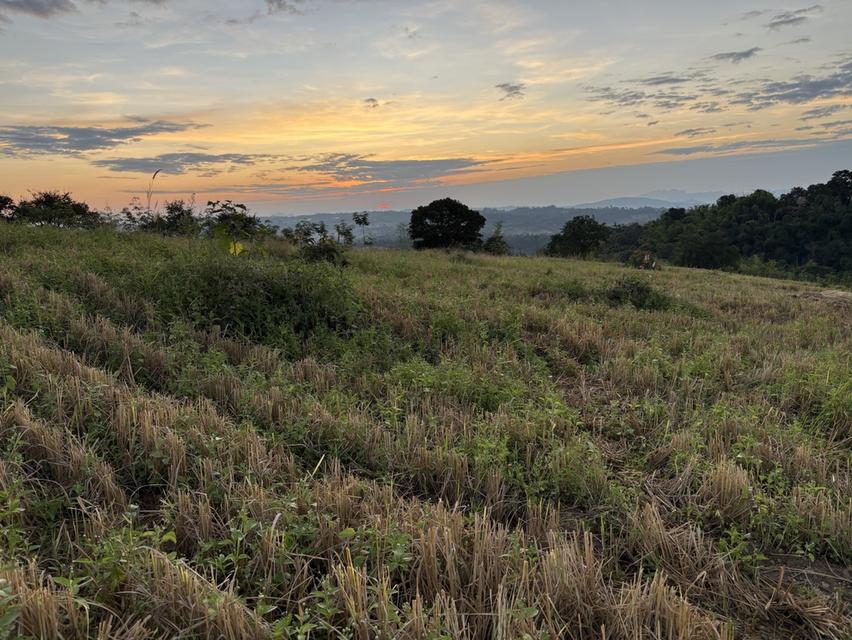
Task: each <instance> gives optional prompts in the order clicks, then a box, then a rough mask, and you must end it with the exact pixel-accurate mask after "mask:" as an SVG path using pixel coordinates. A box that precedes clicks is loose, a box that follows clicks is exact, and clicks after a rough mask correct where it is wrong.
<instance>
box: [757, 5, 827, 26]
mask: <svg viewBox="0 0 852 640" xmlns="http://www.w3.org/2000/svg"><path fill="white" fill-rule="evenodd" d="M822 11H823V7H822V5H820V4H814V5H811V6H810V7H805V8H804V9H796V10H795V11H779V12H778V13H775V14H774V15H773V16H772V17H771V18H770V19H769V22H767V23H766V25H765V26H766V28H767V29H770V30H772V31H777V30H778V29H783V28H784V27H796V26H799V25H802V24H804V23H806V22H807V21H808V20H810V19H811V18H812V17H813V16H815V15H818V14H820V13H822Z"/></svg>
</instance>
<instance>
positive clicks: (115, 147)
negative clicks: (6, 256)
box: [0, 0, 852, 213]
mask: <svg viewBox="0 0 852 640" xmlns="http://www.w3.org/2000/svg"><path fill="white" fill-rule="evenodd" d="M850 27H852V2H850V1H849V0H825V1H824V2H821V3H820V4H796V3H792V4H784V3H783V1H782V2H778V0H774V1H773V2H760V1H755V2H750V3H745V2H742V1H739V0H736V1H734V0H716V1H714V2H712V3H711V2H703V1H702V2H699V1H692V0H647V1H642V2H639V1H635V0H601V1H599V2H594V3H592V2H573V1H570V0H537V1H528V2H521V1H515V2H509V1H504V0H465V1H464V2H462V1H458V0H426V1H417V0H394V1H392V0H301V1H299V0H265V1H264V0H257V1H255V0H239V1H237V0H232V1H230V2H225V1H224V0H204V1H196V0H129V1H128V0H0V96H2V99H0V193H7V194H9V195H12V196H15V197H19V196H24V195H26V194H27V192H28V191H30V190H40V189H48V188H50V189H60V190H63V191H71V192H73V193H74V195H75V196H76V197H78V198H81V199H85V200H87V201H89V202H90V203H91V204H93V205H96V206H98V207H103V206H111V207H112V208H114V209H119V208H121V207H122V206H124V205H125V204H127V202H128V201H129V200H130V199H131V198H132V197H133V196H134V195H138V194H140V193H141V192H144V191H145V190H146V188H147V187H148V182H149V178H150V175H151V174H152V173H153V172H154V171H156V170H161V171H162V173H161V174H160V176H159V177H158V178H157V180H156V182H155V183H154V186H155V189H156V190H157V192H158V195H157V197H158V198H161V199H172V198H178V197H187V196H189V194H191V193H197V194H198V195H197V198H198V199H199V200H201V201H204V200H207V199H210V198H232V199H236V200H239V201H243V202H247V203H250V204H251V205H252V206H253V207H254V208H255V209H256V210H258V211H260V212H264V213H275V212H281V213H296V212H301V213H303V212H312V211H347V210H355V209H379V208H392V209H403V208H410V207H412V206H414V205H418V204H422V203H423V202H428V201H429V200H430V199H432V198H433V197H438V196H443V195H451V196H455V197H459V198H462V199H464V200H466V201H468V202H470V203H471V204H473V205H476V206H486V205H489V206H500V205H521V204H557V205H564V204H571V203H577V202H583V201H588V200H594V199H600V198H605V197H614V196H621V195H638V194H642V193H645V192H650V191H654V190H657V189H667V188H672V189H686V190H690V191H714V190H724V191H744V190H747V189H752V188H755V187H758V186H762V187H766V188H785V187H788V186H791V185H794V184H799V183H807V182H811V181H816V180H825V179H827V178H828V177H829V176H830V173H831V172H832V171H833V170H837V169H841V168H852V39H850V35H849V34H850Z"/></svg>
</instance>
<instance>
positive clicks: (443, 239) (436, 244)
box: [408, 198, 485, 249]
mask: <svg viewBox="0 0 852 640" xmlns="http://www.w3.org/2000/svg"><path fill="white" fill-rule="evenodd" d="M484 225H485V218H484V217H483V216H482V214H480V213H479V211H474V210H473V209H471V208H470V207H468V206H467V205H464V204H462V203H461V202H459V201H458V200H453V199H452V198H444V199H443V200H435V201H434V202H432V203H430V204H428V205H426V206H424V207H418V208H417V209H415V210H414V211H412V212H411V222H410V223H409V225H408V235H409V236H410V237H411V242H412V245H413V246H414V248H415V249H443V248H447V247H467V248H475V247H478V246H479V245H480V243H481V242H482V235H481V232H482V227H483V226H484Z"/></svg>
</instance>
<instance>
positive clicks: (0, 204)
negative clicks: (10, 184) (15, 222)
mask: <svg viewBox="0 0 852 640" xmlns="http://www.w3.org/2000/svg"><path fill="white" fill-rule="evenodd" d="M14 212H15V201H14V199H12V198H11V197H9V196H6V195H3V194H0V220H8V219H10V218H11V217H12V215H13V214H14Z"/></svg>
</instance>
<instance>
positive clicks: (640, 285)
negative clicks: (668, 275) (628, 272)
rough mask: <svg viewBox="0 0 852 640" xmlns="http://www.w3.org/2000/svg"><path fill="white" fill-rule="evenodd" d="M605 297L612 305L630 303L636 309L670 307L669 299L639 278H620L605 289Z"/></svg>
mask: <svg viewBox="0 0 852 640" xmlns="http://www.w3.org/2000/svg"><path fill="white" fill-rule="evenodd" d="M606 299H607V301H608V302H609V303H610V304H611V305H613V306H621V305H627V304H629V305H632V306H633V307H635V308H636V309H645V310H649V311H662V310H665V309H668V308H669V307H671V300H670V299H669V297H668V296H666V295H665V294H664V293H661V292H659V291H657V290H656V289H654V287H652V286H651V283H650V282H647V281H645V280H643V279H641V278H637V277H635V276H629V277H626V278H621V279H620V280H618V281H617V282H616V283H615V284H614V285H612V287H610V288H609V289H607V290H606Z"/></svg>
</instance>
